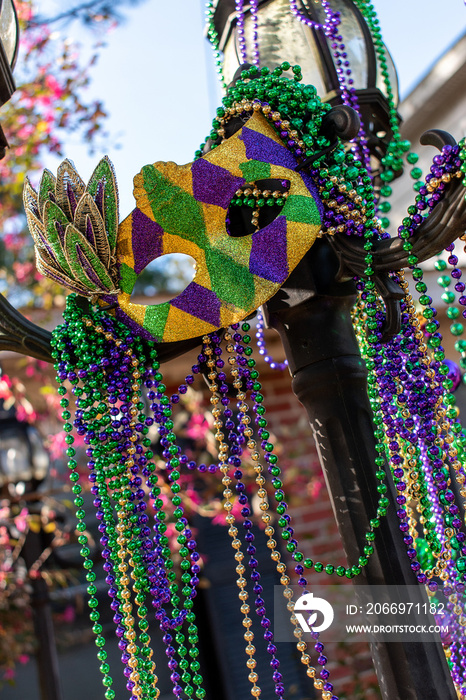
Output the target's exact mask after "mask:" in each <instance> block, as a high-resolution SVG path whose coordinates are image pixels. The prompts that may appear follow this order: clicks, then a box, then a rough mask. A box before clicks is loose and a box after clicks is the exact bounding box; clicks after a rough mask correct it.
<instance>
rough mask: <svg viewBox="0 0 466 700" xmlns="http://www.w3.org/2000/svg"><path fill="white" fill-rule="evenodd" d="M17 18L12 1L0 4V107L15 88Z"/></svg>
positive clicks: (4, 1)
mask: <svg viewBox="0 0 466 700" xmlns="http://www.w3.org/2000/svg"><path fill="white" fill-rule="evenodd" d="M18 39H19V31H18V17H17V15H16V9H15V6H14V4H13V2H12V0H1V2H0V106H1V105H4V104H5V102H8V100H9V99H10V97H11V96H12V94H13V93H14V91H15V90H16V86H15V83H14V80H13V68H14V66H15V62H16V56H17V54H18Z"/></svg>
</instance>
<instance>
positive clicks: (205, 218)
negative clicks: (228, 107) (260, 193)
mask: <svg viewBox="0 0 466 700" xmlns="http://www.w3.org/2000/svg"><path fill="white" fill-rule="evenodd" d="M295 166H296V163H295V161H294V158H293V156H292V154H291V153H290V151H288V149H287V148H285V146H284V145H283V144H282V142H281V141H280V139H279V137H278V136H277V135H276V133H275V131H274V130H273V128H272V126H271V125H270V124H269V123H268V122H267V120H266V119H265V117H263V116H262V115H261V114H259V113H255V114H254V115H253V116H252V117H251V118H250V119H249V121H248V122H247V124H246V125H245V126H243V127H242V129H241V130H240V131H238V132H237V133H236V134H235V135H234V136H232V137H230V138H229V139H228V140H227V141H225V142H224V143H223V144H221V145H220V146H218V147H217V148H215V149H214V150H213V151H211V152H210V153H209V154H207V155H206V156H204V157H202V158H200V159H199V160H197V161H195V162H194V163H189V164H187V165H181V166H179V165H176V164H175V163H162V162H158V163H155V164H154V165H147V166H145V167H144V168H143V169H142V170H141V172H140V173H139V174H138V175H136V177H135V178H134V196H135V199H136V209H134V210H133V212H132V213H131V214H130V215H129V216H128V217H127V218H126V219H124V221H123V222H122V223H121V224H120V227H119V230H118V237H117V245H116V255H117V260H118V264H119V277H120V279H119V282H120V289H121V290H122V291H121V293H120V294H119V295H118V296H117V301H118V308H117V310H116V314H117V317H118V318H120V319H121V320H123V321H124V322H125V323H127V324H129V325H130V326H132V327H133V328H134V329H135V330H136V331H138V332H140V333H141V332H142V334H143V335H145V336H146V337H152V338H155V340H157V341H158V342H173V341H178V340H184V339H187V338H193V337H197V336H200V335H203V334H205V333H210V332H212V331H214V330H216V329H218V328H221V327H226V326H229V325H230V324H232V323H236V322H238V321H240V320H242V319H244V318H245V317H246V316H248V315H249V314H250V313H251V312H253V311H254V310H255V309H256V308H257V307H258V306H260V305H261V304H263V303H264V302H266V301H267V300H268V299H270V297H272V296H273V295H274V294H275V293H276V292H277V291H278V289H279V288H280V287H281V286H282V284H283V283H284V281H285V280H286V279H287V277H288V276H289V274H290V273H291V272H292V270H293V269H294V268H295V267H296V265H297V264H298V262H299V261H300V260H301V258H302V257H303V255H304V254H305V253H306V252H307V250H308V249H309V248H310V247H311V246H312V244H313V243H314V240H315V238H316V236H317V233H318V231H319V229H320V225H321V209H322V208H321V203H320V201H319V199H318V197H317V194H316V192H315V189H314V188H313V185H312V184H311V183H310V181H309V179H308V178H307V177H306V176H302V175H301V174H300V173H297V172H296V171H295V170H294V168H295ZM255 173H256V174H255ZM264 178H277V179H281V180H287V181H288V182H289V189H288V192H289V194H288V198H287V199H286V202H285V204H284V206H283V208H282V210H281V213H280V215H279V216H277V217H276V219H275V220H274V221H273V222H272V223H271V224H269V225H268V226H266V227H264V228H262V229H260V230H258V231H256V232H255V233H252V234H251V235H249V236H243V237H237V238H235V237H231V236H229V235H228V233H227V228H226V218H227V212H228V207H229V206H230V202H231V200H232V198H233V197H234V196H235V192H236V190H238V188H239V187H241V186H242V185H244V184H246V183H248V182H251V181H253V180H254V179H264ZM169 253H184V254H186V255H190V256H191V257H192V258H194V260H195V262H196V272H195V276H194V279H193V281H192V282H191V283H190V284H189V285H188V286H187V287H186V289H185V290H184V291H183V292H182V293H181V294H179V295H178V296H177V297H175V298H174V299H172V300H171V301H170V302H166V303H164V304H157V305H148V306H143V305H140V304H135V303H133V302H132V301H131V300H130V296H131V293H132V291H133V288H134V284H135V282H136V280H137V277H138V275H139V274H140V273H141V271H142V270H143V269H144V268H145V267H146V265H147V264H148V263H149V262H151V261H152V260H154V259H155V258H158V257H160V256H162V255H166V254H169Z"/></svg>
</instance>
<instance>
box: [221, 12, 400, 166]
mask: <svg viewBox="0 0 466 700" xmlns="http://www.w3.org/2000/svg"><path fill="white" fill-rule="evenodd" d="M332 10H333V11H334V12H339V13H340V24H339V26H338V33H339V34H340V35H341V37H342V43H343V44H344V46H345V52H346V57H345V59H344V60H345V61H347V62H348V65H349V66H350V67H351V79H352V80H353V81H354V83H353V85H352V87H353V88H354V90H355V94H356V96H357V101H358V105H359V110H360V114H361V118H362V121H363V124H364V128H365V132H366V134H367V136H368V139H369V142H368V146H369V149H370V151H371V153H372V154H373V155H375V156H376V157H378V159H379V160H380V158H381V157H383V155H384V154H385V151H386V146H387V144H388V142H389V141H390V140H391V136H392V131H391V128H390V118H389V110H390V106H389V95H388V91H387V85H386V82H385V80H384V75H383V70H384V69H383V67H382V66H381V64H380V61H379V60H378V58H377V52H376V50H375V46H374V42H373V39H372V36H371V32H370V30H369V27H368V25H367V23H366V21H365V19H364V17H363V16H362V14H361V12H360V11H359V9H358V8H357V7H356V5H354V4H353V2H352V1H351V0H335V1H334V2H332ZM297 13H299V15H300V17H301V21H300V20H299V19H298V17H297ZM303 20H304V21H303ZM325 21H326V14H325V10H324V9H323V7H322V3H321V2H320V1H319V0H307V1H306V2H301V1H300V0H298V2H297V3H296V13H295V14H292V13H291V12H290V0H274V2H270V1H269V0H259V3H258V10H257V30H256V29H255V27H254V20H253V17H252V14H251V11H250V9H248V8H246V13H245V16H244V38H245V43H246V47H248V48H247V52H246V60H247V61H249V62H250V63H254V56H253V46H254V41H253V34H254V33H255V31H257V34H258V36H259V49H260V55H261V63H262V65H265V66H268V67H269V68H270V69H273V68H275V67H276V66H278V65H280V64H281V63H282V62H283V61H284V60H285V61H289V63H290V64H291V65H294V64H299V65H300V66H301V69H302V73H303V81H304V82H305V83H307V84H309V85H314V87H315V88H316V90H317V94H318V95H319V96H320V98H321V99H322V100H323V101H324V102H330V103H331V104H332V105H335V104H341V101H342V99H341V88H340V84H339V81H338V74H337V65H336V61H338V60H340V59H339V58H338V57H335V55H334V54H335V52H334V50H333V48H332V39H330V38H329V37H328V36H326V32H325V31H324V28H323V25H324V24H325ZM306 22H308V23H306ZM213 23H214V26H215V30H216V32H217V34H218V37H219V45H218V48H219V50H220V51H222V52H223V58H224V63H223V73H224V75H225V80H226V82H227V83H229V82H231V80H232V79H233V76H234V74H235V72H236V70H237V69H238V67H239V66H240V65H241V64H242V63H244V60H243V59H244V55H243V56H241V50H240V37H239V25H238V13H237V12H236V9H235V0H226V2H225V1H222V2H217V5H216V8H215V11H214V13H213ZM385 60H386V68H385V70H386V71H387V72H388V75H389V82H390V85H391V90H392V99H393V102H394V104H395V106H396V105H397V104H398V81H397V75H396V70H395V66H394V64H393V61H392V58H391V56H390V54H389V52H388V50H387V49H386V47H385Z"/></svg>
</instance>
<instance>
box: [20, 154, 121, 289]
mask: <svg viewBox="0 0 466 700" xmlns="http://www.w3.org/2000/svg"><path fill="white" fill-rule="evenodd" d="M23 201H24V208H25V210H26V215H27V221H28V225H29V230H30V232H31V235H32V237H33V238H34V243H35V249H36V264H37V269H38V270H39V272H40V273H42V274H43V275H46V276H47V277H50V278H51V279H53V280H55V281H56V282H58V283H59V284H62V285H63V286H65V287H67V288H68V289H70V290H71V291H73V292H76V293H77V294H80V295H81V296H85V297H89V298H91V299H95V298H96V297H99V296H102V295H113V294H117V293H119V291H120V290H119V289H118V270H117V264H116V259H115V246H116V239H117V230H118V190H117V184H116V179H115V173H114V170H113V166H112V163H111V162H110V160H109V159H108V158H107V157H104V158H102V160H101V161H100V163H99V164H98V165H97V167H96V169H95V170H94V172H93V173H92V176H91V178H90V180H89V184H88V185H87V187H86V186H85V184H84V182H83V181H82V179H81V178H80V176H79V175H78V173H77V172H76V170H75V169H74V167H73V164H72V163H71V162H70V161H69V160H65V161H63V163H61V165H60V166H59V168H58V171H57V177H56V178H55V176H54V175H52V173H51V172H50V171H49V170H44V173H43V175H42V178H41V181H40V185H39V192H38V193H37V192H36V191H35V190H34V188H33V187H32V185H31V183H30V182H29V180H28V179H26V184H25V187H24V193H23Z"/></svg>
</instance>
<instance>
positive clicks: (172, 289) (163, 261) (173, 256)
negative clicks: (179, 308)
mask: <svg viewBox="0 0 466 700" xmlns="http://www.w3.org/2000/svg"><path fill="white" fill-rule="evenodd" d="M195 273H196V261H195V260H194V258H192V257H191V256H190V255H185V254H184V253H168V254H166V255H161V256H160V257H158V258H155V260H152V261H151V262H150V263H149V264H148V265H146V267H145V268H144V270H143V271H142V272H141V273H140V274H139V276H138V279H137V280H136V283H135V285H134V289H133V291H132V294H131V301H132V302H133V303H137V304H140V305H141V306H148V305H149V304H153V303H154V296H157V295H159V294H163V295H164V296H165V297H166V298H164V299H162V300H159V301H171V300H172V299H174V298H175V297H177V296H178V295H179V294H180V293H181V292H183V291H184V290H185V289H186V287H187V286H188V285H189V284H190V283H191V282H192V281H193V279H194V275H195ZM141 297H143V298H141Z"/></svg>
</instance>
